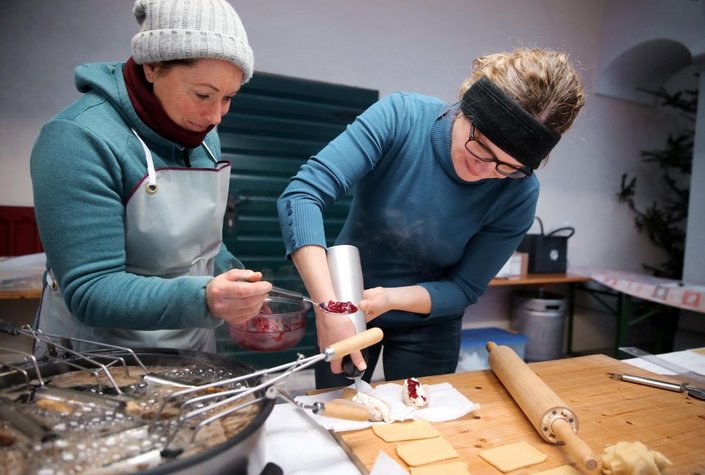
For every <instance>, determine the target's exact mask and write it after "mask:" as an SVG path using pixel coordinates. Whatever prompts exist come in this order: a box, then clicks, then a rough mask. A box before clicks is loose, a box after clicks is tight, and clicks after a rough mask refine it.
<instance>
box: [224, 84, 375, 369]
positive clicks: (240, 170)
mask: <svg viewBox="0 0 705 475" xmlns="http://www.w3.org/2000/svg"><path fill="white" fill-rule="evenodd" d="M378 97H379V93H378V92H377V91H374V90H370V89H361V88H354V87H348V86H341V85H335V84H326V83H321V82H315V81H305V80H301V79H294V78H288V77H283V76H276V75H271V74H264V73H258V74H255V76H254V77H253V78H252V80H251V81H250V82H249V83H247V84H246V85H245V86H243V88H242V90H241V91H240V92H239V93H238V94H237V95H236V96H235V98H234V99H233V102H232V106H231V108H230V112H229V113H228V115H226V116H225V117H224V118H223V121H222V122H221V124H220V125H219V126H218V133H219V135H220V140H221V146H222V151H223V159H225V160H229V161H230V162H231V163H232V172H231V176H230V196H229V200H228V211H227V212H226V216H225V222H224V225H223V240H224V241H225V244H226V245H227V246H228V249H229V250H230V251H231V252H232V253H233V254H234V255H235V256H236V257H238V258H239V259H240V260H241V261H242V262H243V263H244V264H245V266H246V267H247V268H250V269H253V270H259V271H262V272H263V273H264V275H265V278H266V279H267V280H268V281H270V282H272V283H273V284H274V285H277V286H279V287H284V288H287V289H290V290H296V291H299V292H305V288H304V286H303V283H302V282H301V280H300V278H299V276H298V273H297V271H296V268H295V267H294V265H293V263H292V262H291V261H289V260H287V259H286V258H285V257H284V253H285V248H284V243H283V241H282V237H281V231H280V228H279V221H278V218H277V209H276V200H277V198H278V197H279V195H280V194H281V193H282V191H284V188H286V186H287V184H288V183H289V179H290V178H291V177H292V176H293V175H295V174H296V172H297V171H298V169H299V167H300V166H301V165H302V164H303V163H304V162H305V161H306V160H308V158H309V157H310V156H311V155H314V154H316V153H317V152H318V151H319V150H320V149H322V148H323V147H324V146H325V145H326V144H327V143H328V142H330V141H331V140H332V139H333V138H335V137H336V136H337V135H338V134H340V133H341V132H342V131H343V130H344V129H345V126H346V125H347V124H349V123H350V122H352V121H353V120H354V119H355V117H357V116H358V115H359V114H360V113H361V112H362V111H364V110H365V109H367V108H368V107H369V106H370V105H372V104H373V103H374V102H375V101H377V99H378ZM349 204H350V200H349V198H348V199H344V200H341V201H339V202H337V203H335V204H334V205H332V206H330V207H329V209H328V210H326V214H325V216H324V219H325V227H326V236H327V237H328V239H329V240H330V241H332V240H333V239H335V237H336V236H337V235H338V233H339V232H340V229H341V227H342V224H343V221H344V220H345V217H346V216H347V213H348V209H349ZM329 244H331V242H329ZM218 352H219V353H222V354H227V355H230V356H233V357H234V358H236V359H237V360H239V361H242V362H244V363H248V364H251V365H253V366H255V367H269V366H275V365H278V364H282V363H286V362H290V361H294V360H295V359H296V355H297V353H303V354H305V355H306V356H310V355H312V354H316V353H318V350H317V348H316V335H315V322H314V318H313V312H310V315H309V318H308V321H307V329H306V336H305V337H304V339H303V340H302V341H301V343H300V344H299V345H298V346H297V347H295V348H293V349H291V350H286V351H281V352H274V353H256V352H250V351H247V350H244V349H242V348H240V347H239V346H238V345H237V344H235V343H234V342H233V341H232V340H231V339H230V337H229V335H228V334H227V327H226V326H222V327H221V330H220V331H219V336H218Z"/></svg>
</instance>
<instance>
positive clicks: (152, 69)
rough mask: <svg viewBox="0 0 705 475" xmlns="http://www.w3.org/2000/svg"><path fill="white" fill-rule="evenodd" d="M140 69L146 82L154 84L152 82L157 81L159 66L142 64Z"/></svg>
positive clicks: (156, 64)
mask: <svg viewBox="0 0 705 475" xmlns="http://www.w3.org/2000/svg"><path fill="white" fill-rule="evenodd" d="M142 69H143V70H144V77H146V78H147V81H149V82H150V83H152V84H154V80H155V79H157V76H158V74H159V64H158V63H144V64H143V65H142Z"/></svg>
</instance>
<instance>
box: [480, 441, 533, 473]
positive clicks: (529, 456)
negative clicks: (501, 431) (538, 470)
mask: <svg viewBox="0 0 705 475" xmlns="http://www.w3.org/2000/svg"><path fill="white" fill-rule="evenodd" d="M478 455H479V456H480V457H482V458H483V459H484V460H485V461H486V462H488V463H490V464H492V465H494V466H495V467H497V468H498V469H499V470H500V471H502V472H511V471H512V470H516V469H518V468H523V467H528V466H529V465H536V464H537V463H541V462H543V461H544V460H546V454H544V453H543V452H540V451H539V450H538V449H536V448H534V446H532V445H530V444H528V443H527V442H524V441H523V440H522V441H521V442H515V443H513V444H507V445H502V446H500V447H494V448H492V449H487V450H483V451H482V452H480V453H479V454H478Z"/></svg>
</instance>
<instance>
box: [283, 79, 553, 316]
mask: <svg viewBox="0 0 705 475" xmlns="http://www.w3.org/2000/svg"><path fill="white" fill-rule="evenodd" d="M456 112H457V106H449V105H448V104H446V103H444V102H441V101H439V100H438V99H435V98H432V97H427V96H423V95H419V94H409V93H396V94H391V95H389V96H387V97H385V98H384V99H382V100H380V101H379V102H377V103H376V104H374V105H373V106H371V107H370V108H369V109H368V110H367V111H365V112H364V113H363V114H362V115H360V116H359V117H358V118H357V119H356V120H355V121H354V122H353V123H352V124H351V125H349V126H348V127H347V129H346V130H345V131H344V132H343V133H342V134H341V135H340V136H338V137H337V138H336V139H334V140H333V141H332V142H331V143H330V144H328V145H327V146H326V147H325V148H324V149H323V150H321V152H320V153H318V154H317V155H316V156H314V157H312V158H311V159H310V160H309V161H308V162H307V163H306V164H304V165H303V166H302V167H301V169H300V170H299V172H298V174H297V175H296V176H295V177H294V178H293V179H292V180H291V183H290V184H289V186H288V187H287V188H286V190H285V191H284V193H283V194H282V195H281V197H280V198H279V200H278V209H279V218H280V224H281V228H282V233H283V236H284V240H285V242H286V249H287V254H291V253H292V252H294V251H296V250H297V249H299V248H300V247H302V246H305V245H311V244H313V245H319V246H323V247H325V245H326V240H325V236H324V230H323V218H322V212H323V210H324V209H325V208H326V207H327V206H329V205H330V204H331V203H333V202H334V201H336V200H338V199H340V198H342V197H343V196H345V195H346V194H347V193H348V192H350V191H351V190H354V195H353V200H352V206H351V209H350V213H349V215H348V218H347V220H346V222H345V225H344V227H343V230H342V231H341V233H340V235H339V236H338V237H337V240H336V244H352V245H354V246H357V247H358V248H359V250H360V261H361V264H362V270H363V275H364V280H365V288H371V287H375V286H383V287H398V286H407V285H415V284H418V285H421V286H423V287H425V288H426V289H427V290H428V292H429V294H430V295H431V302H432V310H431V313H430V314H429V315H416V314H409V313H406V312H400V311H392V312H388V313H387V314H385V315H383V316H381V317H378V318H377V319H376V320H375V323H376V324H378V325H379V326H381V327H385V326H399V325H420V324H426V323H430V322H431V320H432V321H436V322H441V321H447V320H453V319H457V318H460V317H461V316H462V315H463V312H464V310H465V308H466V307H467V306H468V305H470V304H473V303H475V302H477V299H478V298H479V297H480V296H481V295H482V294H483V293H484V292H485V290H486V288H487V284H488V283H489V281H490V280H491V279H492V277H494V276H495V275H496V274H497V272H498V271H499V269H501V267H502V266H503V265H504V263H505V262H506V261H507V259H509V257H510V256H511V254H512V252H514V250H515V249H516V247H517V246H518V244H519V242H520V241H521V239H522V237H523V236H524V234H525V233H526V232H527V231H528V230H529V228H530V227H531V225H532V223H533V220H534V213H535V209H536V202H537V200H538V196H539V182H538V179H537V178H536V175H533V176H531V177H530V178H526V179H521V180H516V179H485V180H480V181H478V182H473V183H468V182H464V181H463V180H461V179H460V178H459V177H458V176H457V174H456V173H455V171H454V169H453V164H452V162H451V157H450V146H451V126H452V122H453V118H454V117H455V114H456Z"/></svg>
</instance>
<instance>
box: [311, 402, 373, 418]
mask: <svg viewBox="0 0 705 475" xmlns="http://www.w3.org/2000/svg"><path fill="white" fill-rule="evenodd" d="M321 415H322V416H328V417H337V418H338V419H349V420H351V421H367V420H369V418H370V411H368V410H367V408H366V407H365V406H362V405H360V404H357V403H354V402H352V401H348V400H347V399H333V400H332V401H327V402H326V403H325V404H324V405H323V410H322V411H321Z"/></svg>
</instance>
